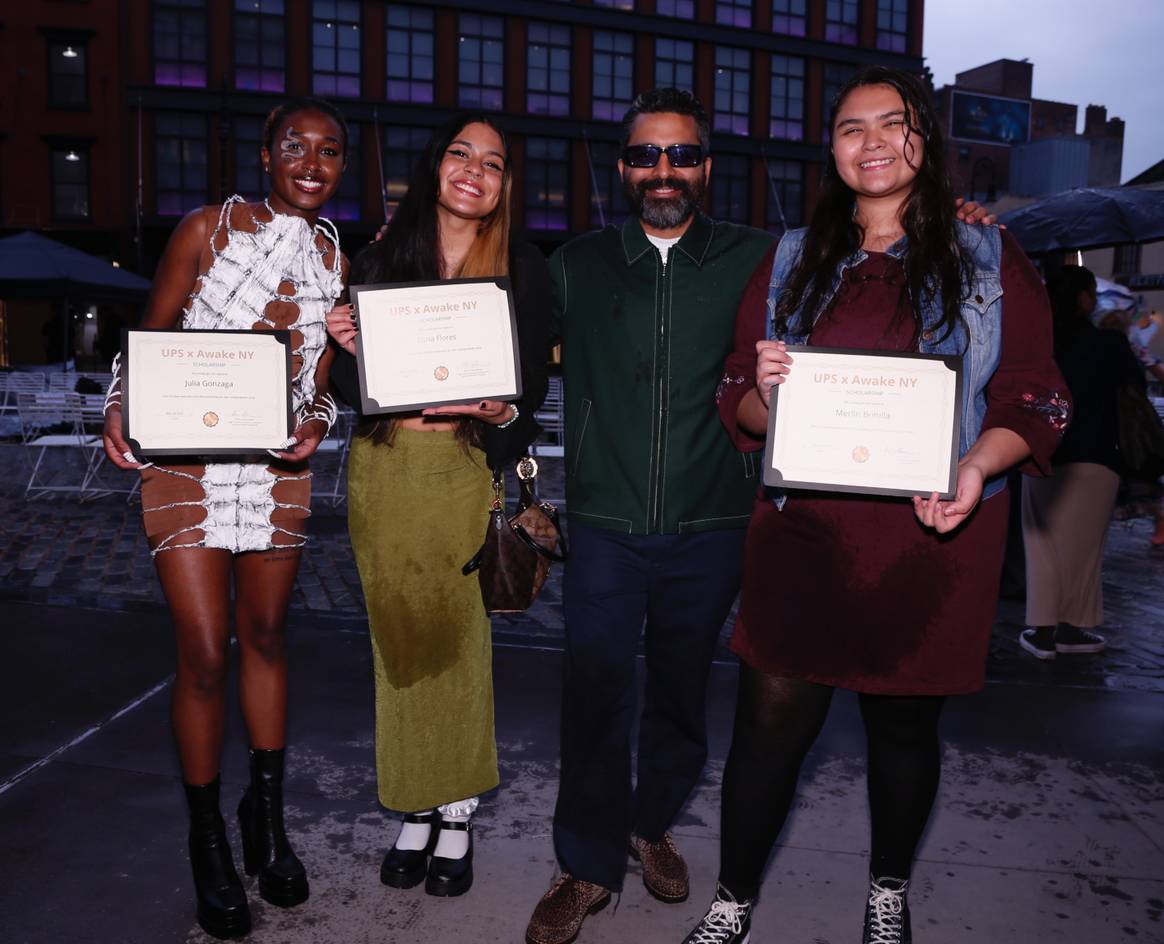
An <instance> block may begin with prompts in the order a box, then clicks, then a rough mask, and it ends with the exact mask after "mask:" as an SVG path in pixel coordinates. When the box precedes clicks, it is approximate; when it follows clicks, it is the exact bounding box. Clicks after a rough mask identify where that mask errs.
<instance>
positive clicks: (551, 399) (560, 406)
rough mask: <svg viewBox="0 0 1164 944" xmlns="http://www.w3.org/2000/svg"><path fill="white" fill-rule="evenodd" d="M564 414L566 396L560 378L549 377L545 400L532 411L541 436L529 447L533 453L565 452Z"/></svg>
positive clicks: (555, 454) (561, 453)
mask: <svg viewBox="0 0 1164 944" xmlns="http://www.w3.org/2000/svg"><path fill="white" fill-rule="evenodd" d="M565 416H566V398H565V392H564V391H563V389H562V378H561V377H550V385H549V389H548V390H547V391H546V399H545V402H544V403H543V404H542V405H541V407H540V408H539V409H538V410H537V411H536V412H535V413H534V419H536V420H537V421H538V425H539V426H541V428H542V437H541V438H540V439H539V440H538V441H537V442H535V443H534V444H533V445H532V446H531V447H530V451H531V452H532V453H533V454H534V455H537V456H560V455H563V454H564V453H565V451H566V438H565V427H566V424H565ZM543 440H544V441H543Z"/></svg>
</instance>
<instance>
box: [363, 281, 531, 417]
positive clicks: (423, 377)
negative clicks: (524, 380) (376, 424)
mask: <svg viewBox="0 0 1164 944" xmlns="http://www.w3.org/2000/svg"><path fill="white" fill-rule="evenodd" d="M351 296H352V304H353V305H354V306H355V312H356V323H357V325H358V326H359V333H358V334H357V335H356V362H357V365H358V367H359V375H360V398H361V401H362V403H361V407H362V412H363V413H365V414H373V413H403V412H407V411H412V410H421V409H425V408H427V407H437V406H445V405H449V404H454V403H474V402H477V401H480V400H515V399H517V398H518V397H520V396H521V368H520V363H519V359H518V358H519V352H518V346H517V319H516V317H515V315H514V311H513V300H512V298H511V295H510V291H509V280H508V279H504V278H489V279H449V280H446V281H443V282H409V283H403V282H402V283H394V284H389V285H353V286H352V287H351Z"/></svg>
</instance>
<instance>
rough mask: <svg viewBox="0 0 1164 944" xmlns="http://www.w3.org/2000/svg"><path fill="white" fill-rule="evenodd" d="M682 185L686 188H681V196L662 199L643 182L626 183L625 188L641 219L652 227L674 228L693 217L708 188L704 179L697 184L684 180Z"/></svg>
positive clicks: (629, 200)
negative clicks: (652, 192) (644, 186)
mask: <svg viewBox="0 0 1164 944" xmlns="http://www.w3.org/2000/svg"><path fill="white" fill-rule="evenodd" d="M672 179H673V178H672ZM682 185H683V187H684V189H682V190H680V192H679V196H677V197H674V198H666V199H661V200H660V199H655V198H654V197H652V196H651V191H650V190H647V189H645V188H643V186H642V184H639V185H638V186H634V185H630V184H626V185H624V190H625V191H626V197H627V202H628V203H630V205H631V208H632V209H633V210H634V213H635V215H636V216H637V217H638V218H639V219H640V220H642V221H643V222H644V223H646V224H647V225H648V226H650V227H651V228H652V229H674V228H675V227H676V226H680V225H682V224H683V223H686V222H687V220H689V219H690V218H691V216H692V214H693V213H695V209H696V207H698V206H699V204H700V201H702V200H703V194H704V192H705V190H706V183H705V182H704V181H702V180H701V181H700V182H699V183H698V184H695V185H690V184H688V183H687V181H682Z"/></svg>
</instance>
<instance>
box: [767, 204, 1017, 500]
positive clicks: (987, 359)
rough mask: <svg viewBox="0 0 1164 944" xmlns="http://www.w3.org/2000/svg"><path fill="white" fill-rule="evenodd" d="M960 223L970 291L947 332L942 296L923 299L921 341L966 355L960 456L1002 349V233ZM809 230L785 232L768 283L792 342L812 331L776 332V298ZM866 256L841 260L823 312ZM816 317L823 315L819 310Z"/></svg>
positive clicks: (922, 345)
mask: <svg viewBox="0 0 1164 944" xmlns="http://www.w3.org/2000/svg"><path fill="white" fill-rule="evenodd" d="M955 226H956V227H957V237H958V241H959V243H961V245H962V247H963V248H964V249H965V250H966V251H967V253H969V255H970V258H971V260H972V263H973V274H972V276H971V283H970V293H969V295H968V296H967V297H966V298H965V299H963V300H962V305H961V308H962V318H961V320H960V321H959V322H958V323H957V324H955V325H954V329H953V330H952V331H950V332H949V333H948V334H947V335H946V336H945V337H940V334H941V333H942V332H941V331H939V329H938V328H937V327H936V326H937V325H938V324H939V322H940V321H941V319H942V306H941V301H940V299H939V298H938V297H937V296H935V295H930V296H926V297H924V298H923V299H922V300H921V315H922V333H921V339H920V341H919V344H918V347H919V349H920V350H921V352H922V353H923V354H945V355H951V354H952V355H956V356H960V357H961V358H962V372H963V374H962V376H963V382H962V404H961V418H962V424H961V428H962V433H961V442H960V443H959V444H958V456H959V458H960V457H962V456H964V455H966V453H967V452H968V451H969V450H970V447H971V446H973V445H974V443H975V442H976V441H977V439H978V434H979V433H980V432H981V430H982V422H983V419H984V418H985V417H986V385H987V383H988V382H989V381H990V378H991V377H992V376H993V375H994V371H995V370H996V369H997V368H998V361H999V357H1000V356H1001V354H1002V277H1001V268H1002V237H1001V235H1000V234H999V231H998V229H997V228H996V227H993V226H972V225H970V224H967V223H955ZM806 233H807V230H805V229H796V230H791V231H789V232H787V233H785V234H784V238H783V239H781V240H780V245H779V247H778V248H777V250H776V258H775V261H774V262H773V264H772V279H771V281H770V282H769V285H768V338H769V339H770V340H771V339H773V338H776V339H778V340H781V341H785V342H787V343H788V344H805V343H807V341H808V333H807V332H800V331H796V330H789V331H786V332H784V333H783V334H782V335H779V336H777V334H776V322H775V317H774V313H775V311H776V303H777V301H778V300H779V298H780V294H781V292H783V291H784V286H785V285H786V284H787V282H788V276H789V274H790V273H791V272H792V268H793V266H794V265H795V264H796V260H797V258H799V256H800V252H801V249H802V247H803V245H804V238H805V235H806ZM905 247H906V237H904V236H903V237H902V238H901V239H899V240H898V241H897V242H896V243H894V244H893V245H892V246H890V247H889V249H888V250H887V253H888V254H889V255H890V256H893V257H894V258H897V259H900V258H901V257H902V256H903V255H905ZM867 257H868V253H866V252H865V251H864V250H863V249H858V250H857V251H856V252H855V253H853V254H852V255H851V256H849V257H848V258H847V259H845V260H844V261H843V262H841V264H840V266H839V267H838V268H837V271H836V272H835V273H834V275H833V283H832V286H831V287H830V288H829V291H828V293H827V294H826V295H825V297H824V299H823V303H822V305H821V308H820V310H821V312H823V311H825V310H826V309H827V308H828V306H829V304H830V303H831V302H832V300H833V297H834V296H835V295H836V293H837V289H839V288H840V286H841V280H842V278H843V276H844V273H845V270H846V269H848V268H850V267H852V266H855V265H860V264H861V263H862V262H864V261H865V259H866V258H867ZM799 316H800V312H799V310H798V311H796V312H794V313H793V315H792V317H790V318H789V319H788V320H789V323H790V324H792V325H796V324H797V322H798V319H799ZM817 317H818V318H819V317H820V315H819V313H818V315H817ZM813 323H814V324H815V321H814V322H813ZM967 335H969V337H968V338H967ZM1005 485H1006V476H1005V474H1003V475H996V476H994V477H993V478H991V479H989V480H987V482H986V484H985V486H984V487H983V490H982V499H983V501H985V500H986V499H987V498H990V497H991V496H992V495H995V494H997V493H998V492H999V491H1000V490H1001V489H1002V488H1003V487H1004V486H1005ZM781 504H783V502H781Z"/></svg>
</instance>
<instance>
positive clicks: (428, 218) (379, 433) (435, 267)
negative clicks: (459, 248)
mask: <svg viewBox="0 0 1164 944" xmlns="http://www.w3.org/2000/svg"><path fill="white" fill-rule="evenodd" d="M471 124H483V125H488V126H489V127H490V128H492V129H493V130H494V131H496V132H497V135H498V137H500V138H501V144H502V150H503V151H504V152H505V170H504V172H503V174H502V181H501V194H500V196H499V198H498V200H497V207H496V208H495V209H494V210H493V212H492V213H490V214H489V215H488V216H486V217H485V218H484V219H482V220H481V223H480V228H479V229H478V231H477V238H476V239H475V240H474V242H473V247H472V248H471V249H470V250H469V253H468V255H467V256H466V257H465V260H464V262H463V263H462V264H461V267H460V270H459V271H458V272H456V273H453V275H454V276H464V277H481V276H487V275H507V274H508V272H509V230H510V219H511V216H510V214H511V208H510V192H511V190H512V188H513V170H512V168H511V166H510V161H509V141H508V140H507V139H506V137H505V132H504V131H502V130H501V128H500V127H498V125H497V123H496V121H495V120H494V119H492V118H490V117H489V116H487V115H482V114H475V113H472V112H462V113H460V114H457V115H454V116H453V117H452V118H450V119H449V120H448V121H446V122H445V123H444V124H443V125H441V126H440V127H439V128H437V129H436V130H435V131H433V133H432V135H431V136H430V137H429V139H428V143H427V144H425V147H424V153H423V154H421V156H420V158H419V159H418V160H417V162H416V166H415V168H414V169H413V171H412V177H411V178H410V179H409V182H408V191H407V192H406V193H405V194H404V196H403V197H402V198H401V200H400V203H399V205H398V206H397V207H396V212H395V213H393V214H392V220H391V222H389V224H388V228H387V229H386V230H385V231H384V235H383V236H382V237H381V238H380V240H379V241H378V242H374V243H372V244H371V245H369V246H365V247H364V249H362V250H361V251H360V253H359V255H357V256H356V258H355V261H354V262H353V263H352V271H351V276H350V281H351V283H352V284H353V285H360V284H375V283H378V282H432V281H436V280H437V279H441V278H444V274H443V273H442V271H441V245H440V230H439V227H438V225H437V199H438V197H439V196H440V180H439V171H440V166H441V161H443V160H444V157H445V152H446V151H447V150H448V149H449V145H450V144H452V142H453V141H454V139H455V138H456V137H457V135H458V134H460V132H461V131H462V130H464V128H465V127H467V126H468V125H471ZM396 429H397V423H396V421H395V420H392V419H386V420H367V421H365V422H364V423H363V424H362V425H361V428H360V433H361V435H363V436H367V437H368V438H370V439H371V440H372V441H373V442H374V443H376V444H377V445H385V446H391V445H392V442H393V440H394V439H395V438H396ZM456 434H457V441H458V442H459V443H460V444H461V446H462V448H465V449H466V450H467V449H468V447H469V446H470V445H474V446H476V445H480V438H481V437H480V424H479V423H475V422H470V421H468V420H461V421H460V422H458V423H457V426H456Z"/></svg>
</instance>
